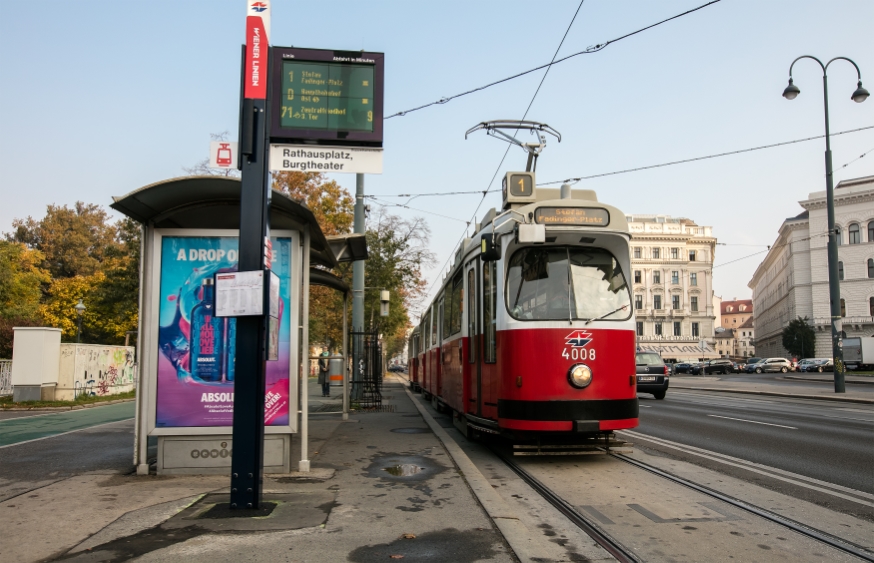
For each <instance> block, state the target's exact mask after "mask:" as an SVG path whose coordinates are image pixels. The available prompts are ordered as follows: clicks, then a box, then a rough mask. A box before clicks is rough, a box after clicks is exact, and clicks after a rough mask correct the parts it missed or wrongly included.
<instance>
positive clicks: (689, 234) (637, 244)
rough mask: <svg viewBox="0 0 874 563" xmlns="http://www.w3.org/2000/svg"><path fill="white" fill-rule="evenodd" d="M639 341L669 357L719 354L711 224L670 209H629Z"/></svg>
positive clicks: (685, 358)
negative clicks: (670, 213) (662, 211)
mask: <svg viewBox="0 0 874 563" xmlns="http://www.w3.org/2000/svg"><path fill="white" fill-rule="evenodd" d="M627 219H628V227H629V229H630V231H631V270H632V271H631V282H632V284H633V285H632V292H633V297H632V298H633V299H634V309H635V311H634V312H635V315H636V317H637V341H638V347H639V348H641V349H644V350H652V351H655V352H658V353H660V354H661V355H662V358H664V359H665V361H699V360H704V359H711V358H716V357H718V354H717V353H716V349H715V348H714V342H715V341H714V338H713V336H714V328H715V324H714V320H715V315H714V311H713V302H714V299H713V256H714V250H715V248H716V239H715V238H714V237H713V235H712V228H711V227H701V226H698V225H696V224H695V222H694V221H692V220H690V219H685V218H672V217H670V216H668V215H629V216H627Z"/></svg>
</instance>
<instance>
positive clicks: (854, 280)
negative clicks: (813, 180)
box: [749, 176, 874, 357]
mask: <svg viewBox="0 0 874 563" xmlns="http://www.w3.org/2000/svg"><path fill="white" fill-rule="evenodd" d="M825 199H826V198H825V191H821V192H813V193H811V194H810V195H809V196H808V198H807V199H805V200H803V201H800V202H799V204H800V205H801V207H803V208H804V211H803V212H801V213H799V214H798V215H797V216H795V217H790V218H788V219H786V220H785V221H783V224H782V225H781V226H780V230H779V231H778V233H779V234H778V236H777V240H776V241H775V242H774V244H773V245H772V246H771V249H770V251H769V252H768V254H767V256H765V259H764V260H763V261H762V263H761V264H759V267H758V268H757V269H756V272H755V273H754V274H753V277H752V279H751V280H750V283H749V287H750V288H751V289H752V290H753V310H754V313H753V314H754V318H755V331H756V338H755V345H756V354H757V355H758V356H762V357H788V352H787V351H786V350H785V349H784V348H783V345H782V342H781V335H782V331H783V327H785V326H786V325H787V324H788V323H789V321H791V320H792V319H795V318H797V317H807V318H808V323H809V324H810V325H811V326H812V327H813V329H814V330H815V331H816V356H817V357H831V349H832V345H831V322H830V317H831V314H830V311H829V287H828V258H827V253H826V252H827V251H826V246H827V243H828V237H827V235H828V221H827V216H826V200H825ZM834 199H835V224H836V227H837V228H838V229H839V239H838V240H839V241H840V246H839V247H838V259H839V261H840V262H839V266H840V267H839V277H840V279H841V282H840V284H841V316H842V317H843V331H844V334H845V336H850V337H852V336H872V335H874V176H866V177H864V178H855V179H852V180H845V181H843V182H840V183H839V184H838V185H837V186H836V187H835V198H834ZM807 355H808V357H810V356H813V354H807Z"/></svg>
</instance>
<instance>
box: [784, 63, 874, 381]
mask: <svg viewBox="0 0 874 563" xmlns="http://www.w3.org/2000/svg"><path fill="white" fill-rule="evenodd" d="M801 59H811V60H814V61H816V62H817V63H819V66H820V67H822V95H823V102H824V104H825V196H826V207H827V210H828V288H829V300H830V302H831V303H830V304H831V307H830V311H831V325H832V354H833V355H834V364H835V368H834V372H835V393H844V392H846V388H845V386H844V361H843V360H844V354H843V349H842V348H843V342H842V341H841V332H842V330H843V323H842V322H841V287H840V281H839V278H838V241H837V234H838V233H837V232H836V231H835V194H834V186H833V185H832V184H833V182H832V150H831V140H830V139H829V124H828V76H827V75H826V71H827V70H828V66H829V65H830V64H832V63H833V62H835V61H837V60H843V61H847V62H849V63H850V64H852V65H853V66H854V67H856V76H857V78H858V80H859V82H858V84H857V87H856V91H855V92H853V95H852V96H850V98H851V99H852V100H853V101H854V102H856V103H862V102H864V101H865V100H866V99H868V96H869V94H868V90H865V89H864V88H862V73H861V72H860V71H859V65H857V64H856V63H854V62H853V61H852V60H850V59H848V58H847V57H835V58H833V59H832V60H830V61H829V62H827V63H825V64H822V61H820V60H819V59H817V58H816V57H812V56H810V55H802V56H800V57H798V58H797V59H795V60H794V61H792V64H791V65H790V66H789V85H788V86H787V87H786V89H785V90H783V97H784V98H786V99H787V100H794V99H795V98H796V97H798V94H800V93H801V90H800V89H799V88H798V86H796V85H795V84H794V83H793V82H792V67H794V66H795V63H797V62H798V61H800V60H801Z"/></svg>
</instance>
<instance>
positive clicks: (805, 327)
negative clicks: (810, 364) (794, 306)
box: [783, 317, 816, 360]
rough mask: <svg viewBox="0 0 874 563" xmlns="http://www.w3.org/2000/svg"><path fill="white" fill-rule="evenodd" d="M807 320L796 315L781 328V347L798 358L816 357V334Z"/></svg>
mask: <svg viewBox="0 0 874 563" xmlns="http://www.w3.org/2000/svg"><path fill="white" fill-rule="evenodd" d="M808 320H809V319H808V318H807V317H804V318H801V317H798V318H797V319H794V320H792V321H789V324H788V325H786V327H785V328H784V329H783V348H785V349H786V350H787V351H788V352H789V353H790V354H792V356H794V357H796V358H798V359H799V360H800V359H802V358H815V357H816V335H815V334H814V332H813V328H811V327H810V325H809V324H807V321H808Z"/></svg>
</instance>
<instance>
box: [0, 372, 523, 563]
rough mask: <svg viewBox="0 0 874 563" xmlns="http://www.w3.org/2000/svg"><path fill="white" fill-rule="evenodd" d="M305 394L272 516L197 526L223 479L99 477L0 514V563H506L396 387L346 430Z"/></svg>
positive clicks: (44, 492) (270, 491) (64, 485)
mask: <svg viewBox="0 0 874 563" xmlns="http://www.w3.org/2000/svg"><path fill="white" fill-rule="evenodd" d="M311 381H312V380H311ZM309 387H310V389H309V391H310V395H313V393H315V395H316V396H315V397H313V401H312V403H311V407H313V408H312V410H314V411H315V412H312V414H311V417H310V445H309V447H310V460H311V464H312V467H313V471H312V472H311V473H310V474H291V475H271V476H267V477H266V478H265V482H264V489H265V495H264V496H265V500H271V499H274V500H276V501H278V502H279V503H280V504H279V505H278V506H277V508H276V509H275V510H274V512H273V513H272V514H271V515H270V516H268V517H266V518H257V519H252V518H225V519H203V518H197V517H196V516H198V513H201V512H204V511H205V510H206V509H208V508H209V507H210V506H211V505H213V504H215V503H216V502H222V501H223V502H227V491H228V489H227V487H228V484H229V479H228V477H225V476H221V477H216V476H212V477H200V476H178V477H175V476H174V477H157V476H149V477H137V476H135V475H119V474H100V473H99V472H97V473H93V474H88V475H80V476H77V477H73V478H70V479H65V480H62V481H59V482H56V483H53V484H50V485H48V486H46V487H43V488H41V489H38V490H36V491H32V492H30V493H28V494H24V495H21V496H19V497H16V498H12V499H9V500H7V501H5V502H3V503H0V526H2V529H3V531H4V536H6V537H7V538H9V537H14V538H15V541H8V540H5V541H3V542H0V560H3V561H4V563H5V562H10V563H11V562H17V561H41V560H46V559H53V560H58V559H63V560H73V561H123V560H137V561H174V562H175V561H180V560H184V561H204V562H206V561H209V562H210V563H216V562H221V561H241V560H246V561H265V562H266V561H270V562H273V561H294V562H310V561H311V562H319V563H325V562H330V561H353V562H370V561H390V560H392V559H391V556H392V555H395V556H397V555H402V556H403V560H404V561H445V562H447V563H449V562H453V563H454V562H468V561H469V562H473V561H501V562H511V561H515V560H516V558H515V556H514V555H513V554H512V551H511V550H510V549H509V547H508V544H507V543H506V542H505V540H504V538H503V536H502V534H501V533H500V531H499V530H498V529H497V528H496V527H495V525H494V524H493V522H492V520H491V519H490V518H489V516H488V515H487V514H486V512H485V511H484V510H483V508H482V506H481V505H480V504H479V502H478V501H477V500H476V497H475V496H474V494H473V493H472V491H471V489H470V487H469V485H468V481H467V480H466V479H465V477H464V476H463V475H462V473H461V472H460V471H459V470H458V468H457V467H456V465H455V463H454V462H453V460H452V459H451V458H450V456H449V455H448V453H447V451H446V450H445V449H444V447H443V445H442V444H441V443H440V441H439V440H438V439H437V437H436V436H435V434H434V433H433V432H432V430H431V429H430V428H429V426H428V425H427V424H426V423H425V421H424V420H423V417H422V415H421V414H420V413H419V411H418V410H417V409H416V407H415V405H414V404H413V402H412V401H411V399H410V398H409V396H408V395H407V393H406V391H405V390H404V386H403V385H402V384H400V383H398V382H396V381H395V380H394V379H393V378H389V379H387V380H386V383H385V386H384V396H385V401H384V405H385V407H386V408H385V409H384V411H383V412H367V413H352V414H351V415H350V419H349V420H348V421H346V422H343V421H342V420H341V417H340V415H339V414H329V413H323V412H319V411H320V410H326V409H331V410H334V409H332V407H333V405H334V404H336V405H337V408H336V410H337V411H339V410H340V408H339V407H340V400H339V398H333V397H332V398H331V399H325V400H322V398H321V388H320V386H318V385H316V384H315V383H311V384H310V385H309ZM332 391H334V390H333V389H332ZM317 403H318V404H317ZM299 447H300V446H299V443H295V444H294V445H293V448H292V453H293V458H292V461H293V465H294V466H296V464H297V459H299V452H300V449H299ZM6 453H12V452H10V451H9V450H6ZM204 495H206V496H204ZM192 503H197V504H194V505H193V507H192Z"/></svg>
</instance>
